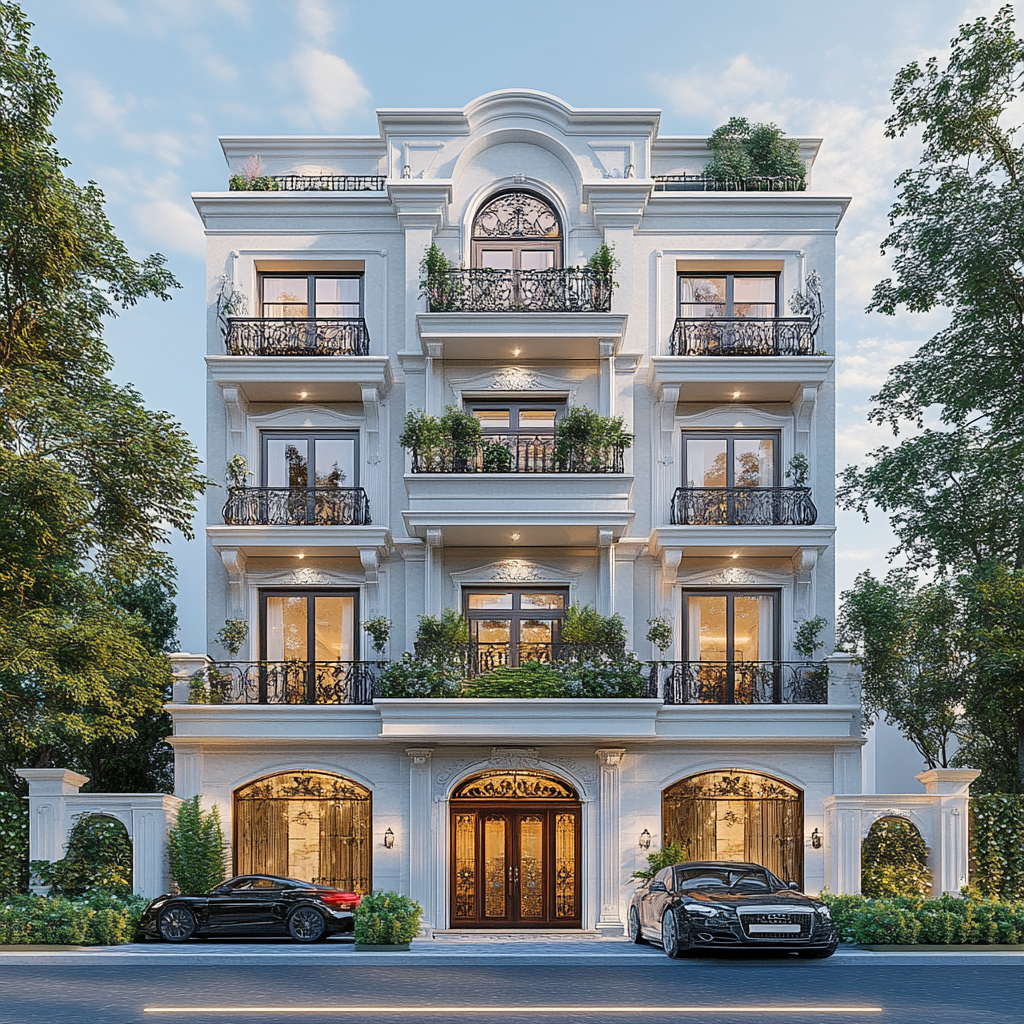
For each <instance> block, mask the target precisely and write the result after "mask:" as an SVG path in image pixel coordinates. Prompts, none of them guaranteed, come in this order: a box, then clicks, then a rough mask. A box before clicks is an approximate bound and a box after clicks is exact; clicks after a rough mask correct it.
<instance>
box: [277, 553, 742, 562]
mask: <svg viewBox="0 0 1024 1024" xmlns="http://www.w3.org/2000/svg"><path fill="white" fill-rule="evenodd" d="M295 557H296V558H298V559H300V560H301V559H303V558H305V557H306V556H305V555H304V554H303V553H302V552H301V551H300V552H299V553H298V554H297V555H296V556H295ZM732 557H733V558H735V557H736V556H735V555H733V556H732Z"/></svg>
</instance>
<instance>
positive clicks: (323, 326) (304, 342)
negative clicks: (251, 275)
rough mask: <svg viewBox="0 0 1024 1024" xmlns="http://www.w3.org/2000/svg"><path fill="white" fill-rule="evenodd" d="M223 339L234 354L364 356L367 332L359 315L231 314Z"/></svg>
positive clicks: (368, 349) (366, 347)
mask: <svg viewBox="0 0 1024 1024" xmlns="http://www.w3.org/2000/svg"><path fill="white" fill-rule="evenodd" d="M224 343H225V345H226V347H227V350H228V352H229V353H230V354H231V355H233V356H366V355H369V354H370V335H369V332H368V331H367V330H366V321H365V320H363V319H362V318H361V317H360V318H358V319H345V320H342V319H337V320H335V319H331V320H325V319H319V320H314V319H306V318H298V317H294V318H292V317H281V318H269V317H267V318H261V317H231V318H229V320H228V326H227V331H226V334H225V338H224Z"/></svg>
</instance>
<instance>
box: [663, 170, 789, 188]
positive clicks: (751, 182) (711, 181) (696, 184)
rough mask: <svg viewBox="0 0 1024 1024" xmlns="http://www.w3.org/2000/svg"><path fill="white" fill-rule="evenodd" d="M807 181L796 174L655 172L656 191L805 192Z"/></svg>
mask: <svg viewBox="0 0 1024 1024" xmlns="http://www.w3.org/2000/svg"><path fill="white" fill-rule="evenodd" d="M806 188H807V182H806V181H804V179H803V178H800V177H797V176H796V175H779V176H773V175H764V174H759V175H755V176H753V177H749V178H712V177H709V176H708V175H706V174H655V175H654V191H655V192H803V191H804V190H805V189H806Z"/></svg>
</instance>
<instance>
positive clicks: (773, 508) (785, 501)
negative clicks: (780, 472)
mask: <svg viewBox="0 0 1024 1024" xmlns="http://www.w3.org/2000/svg"><path fill="white" fill-rule="evenodd" d="M817 520H818V510H817V509H816V508H815V507H814V502H813V501H811V489H810V488H809V487H677V488H676V492H675V494H673V495H672V510H671V522H672V525H673V526H813V525H814V524H815V523H816V522H817Z"/></svg>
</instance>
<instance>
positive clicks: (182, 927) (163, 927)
mask: <svg viewBox="0 0 1024 1024" xmlns="http://www.w3.org/2000/svg"><path fill="white" fill-rule="evenodd" d="M156 927H157V931H158V932H160V938H161V939H163V940H164V942H188V940H189V939H190V938H192V933H193V932H194V931H195V930H196V919H195V918H194V917H193V916H192V911H191V910H187V909H186V908H185V907H168V908H167V909H166V910H164V911H161V913H160V916H159V917H158V918H157V922H156Z"/></svg>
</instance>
